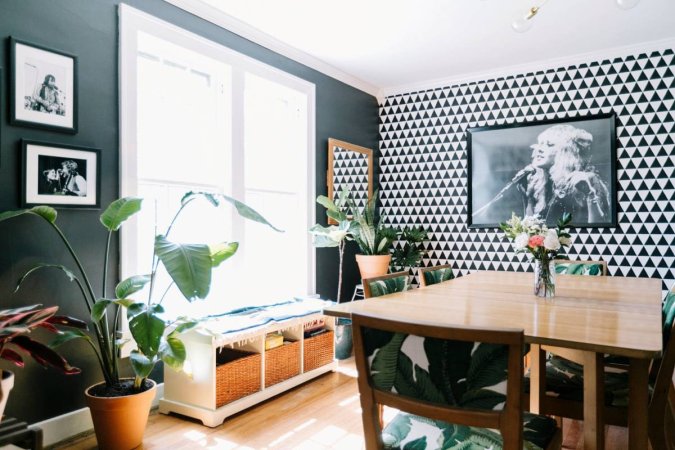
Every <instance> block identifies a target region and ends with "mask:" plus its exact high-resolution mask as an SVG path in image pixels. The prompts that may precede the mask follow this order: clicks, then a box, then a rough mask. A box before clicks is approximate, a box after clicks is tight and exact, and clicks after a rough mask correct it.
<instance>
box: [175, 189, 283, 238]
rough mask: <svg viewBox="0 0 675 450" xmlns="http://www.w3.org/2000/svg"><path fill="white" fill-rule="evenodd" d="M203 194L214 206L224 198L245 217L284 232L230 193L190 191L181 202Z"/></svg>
mask: <svg viewBox="0 0 675 450" xmlns="http://www.w3.org/2000/svg"><path fill="white" fill-rule="evenodd" d="M198 196H202V197H205V198H206V199H207V200H209V201H210V202H211V203H212V204H213V205H214V206H217V205H218V201H217V199H222V200H225V201H226V202H228V203H230V204H232V205H233V206H234V208H235V209H236V210H237V213H239V215H240V216H242V217H243V218H245V219H249V220H252V221H254V222H258V223H262V224H263V225H267V226H269V227H270V228H272V229H273V230H274V231H278V232H280V233H282V232H283V230H280V229H278V228H277V227H275V226H274V225H272V224H271V223H269V222H268V221H267V219H265V218H264V217H263V216H262V215H260V214H259V213H258V212H257V211H256V210H254V209H253V208H251V207H250V206H248V205H246V204H245V203H242V202H240V201H239V200H237V199H235V198H232V197H230V196H228V195H225V194H213V193H210V192H188V193H187V194H185V195H184V196H183V198H182V199H181V203H183V204H185V203H186V202H187V201H189V200H191V199H192V198H194V197H198Z"/></svg>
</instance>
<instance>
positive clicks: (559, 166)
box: [519, 125, 611, 224]
mask: <svg viewBox="0 0 675 450" xmlns="http://www.w3.org/2000/svg"><path fill="white" fill-rule="evenodd" d="M592 142H593V136H592V135H591V134H590V133H589V132H588V131H586V130H583V129H581V128H576V127H573V126H572V125H554V126H552V127H550V128H547V129H546V130H544V131H543V132H542V133H541V134H539V136H538V138H537V143H536V144H534V145H532V146H531V147H532V164H531V166H532V169H533V171H532V173H530V174H529V175H528V176H527V178H526V179H525V180H526V184H525V185H520V186H519V190H520V191H521V193H522V194H523V200H524V206H525V212H524V213H525V215H538V216H539V217H541V218H542V219H544V220H545V221H546V222H547V223H553V222H554V221H555V220H556V219H557V218H559V217H561V216H562V214H563V213H564V212H568V213H570V214H572V217H573V220H574V221H575V222H578V223H590V224H592V223H603V222H609V221H610V212H611V211H610V205H611V203H610V196H609V190H608V189H607V185H606V184H605V182H604V181H603V180H602V179H601V178H600V176H599V175H598V173H597V170H596V169H595V166H593V164H592V163H591V152H590V149H591V144H592Z"/></svg>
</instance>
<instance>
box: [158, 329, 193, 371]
mask: <svg viewBox="0 0 675 450" xmlns="http://www.w3.org/2000/svg"><path fill="white" fill-rule="evenodd" d="M160 356H161V358H162V361H164V364H167V365H168V366H169V367H171V368H172V369H175V370H180V369H182V368H183V363H184V362H185V358H186V356H187V352H186V350H185V344H183V341H181V340H180V339H178V338H177V337H172V336H169V337H167V338H166V342H164V343H163V344H162V347H161V349H160Z"/></svg>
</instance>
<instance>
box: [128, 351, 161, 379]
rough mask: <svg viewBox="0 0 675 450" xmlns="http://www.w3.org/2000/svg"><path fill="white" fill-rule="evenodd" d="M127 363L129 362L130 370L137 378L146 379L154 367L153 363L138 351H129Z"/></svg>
mask: <svg viewBox="0 0 675 450" xmlns="http://www.w3.org/2000/svg"><path fill="white" fill-rule="evenodd" d="M129 362H131V368H132V369H133V370H134V373H135V374H136V376H137V377H139V378H147V377H148V376H149V375H150V372H152V368H153V367H154V366H155V363H154V362H153V361H151V360H150V359H149V358H148V357H147V356H145V355H143V354H142V353H140V352H139V351H138V350H132V351H131V354H130V355H129Z"/></svg>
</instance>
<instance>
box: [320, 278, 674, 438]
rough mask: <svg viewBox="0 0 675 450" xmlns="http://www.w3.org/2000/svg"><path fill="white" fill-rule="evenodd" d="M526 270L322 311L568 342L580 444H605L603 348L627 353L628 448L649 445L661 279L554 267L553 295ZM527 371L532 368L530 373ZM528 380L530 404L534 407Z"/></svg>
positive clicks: (605, 351) (558, 344) (607, 351)
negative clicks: (579, 402)
mask: <svg viewBox="0 0 675 450" xmlns="http://www.w3.org/2000/svg"><path fill="white" fill-rule="evenodd" d="M533 284H534V275H533V274H532V273H528V272H506V271H477V272H473V273H470V274H466V275H463V276H459V277H457V278H455V279H452V280H449V281H446V282H443V283H438V284H434V285H431V286H427V287H423V288H417V289H410V290H407V291H404V292H398V293H394V294H389V295H384V296H381V297H375V298H369V299H365V300H359V301H354V302H349V303H342V304H336V305H334V306H330V307H327V308H325V309H324V314H325V315H327V316H333V317H342V318H350V317H351V315H352V314H353V313H357V314H358V313H360V314H365V315H369V316H375V317H381V318H383V319H390V320H398V321H405V322H412V323H419V324H424V325H440V326H448V327H457V326H459V327H462V326H465V327H476V328H485V329H522V330H523V331H524V336H525V342H527V343H530V344H532V345H537V346H552V347H556V348H564V349H570V350H572V351H575V352H577V353H578V354H580V355H581V357H582V359H583V371H584V397H583V402H584V406H583V417H584V435H583V439H584V448H586V449H601V448H604V435H605V433H604V418H603V410H604V366H603V355H605V354H611V355H617V356H623V357H626V358H628V361H629V367H628V372H629V395H628V402H629V405H628V406H629V407H628V439H629V448H630V449H647V448H648V444H647V443H648V435H647V426H648V414H647V410H648V403H649V366H650V362H651V360H652V359H654V358H657V357H659V356H660V355H661V352H662V346H663V340H662V339H663V338H662V325H661V322H662V318H661V299H662V292H661V281H660V280H658V279H650V278H630V277H621V276H577V275H557V276H556V281H555V296H554V297H553V298H542V297H538V296H536V295H534V293H533ZM534 375H535V374H534V373H533V374H532V375H531V376H534ZM537 388H538V382H537V380H534V379H533V380H532V383H531V393H530V409H531V410H532V412H535V413H537V412H539V411H538V409H539V404H538V398H539V396H538V395H536V393H535V392H532V391H533V390H535V389H537Z"/></svg>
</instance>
